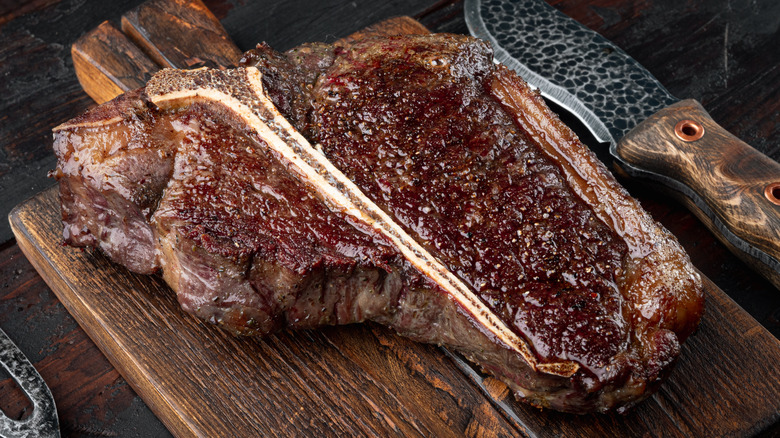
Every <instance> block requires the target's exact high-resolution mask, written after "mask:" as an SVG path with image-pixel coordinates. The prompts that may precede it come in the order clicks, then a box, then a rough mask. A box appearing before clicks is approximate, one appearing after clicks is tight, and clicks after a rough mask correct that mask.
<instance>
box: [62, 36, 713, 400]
mask: <svg viewBox="0 0 780 438" xmlns="http://www.w3.org/2000/svg"><path fill="white" fill-rule="evenodd" d="M242 62H243V65H244V67H243V68H238V69H235V70H228V71H214V70H207V69H201V70H196V71H176V70H164V71H162V72H161V73H158V74H157V75H156V76H155V77H154V78H153V79H152V80H151V81H150V83H149V84H147V86H146V87H145V89H142V90H138V91H136V92H133V93H128V94H127V95H125V96H123V97H120V98H118V99H116V100H114V101H112V102H109V103H107V104H104V105H103V106H101V107H98V108H97V109H95V110H93V111H91V112H89V113H87V114H85V115H84V116H81V117H79V118H76V119H74V120H72V121H70V122H68V123H66V124H64V125H61V126H60V127H58V128H57V129H56V130H55V137H56V140H55V151H56V153H57V155H58V157H59V162H58V175H59V179H60V187H61V198H62V203H63V222H64V223H65V238H66V241H68V242H69V243H71V244H74V245H90V246H99V247H101V248H102V249H103V250H104V252H106V254H108V255H109V256H110V257H111V258H112V259H113V260H115V261H117V262H119V263H122V264H125V265H126V266H128V267H129V268H130V269H132V270H134V271H137V272H142V273H150V272H154V271H158V270H161V271H162V274H163V276H164V278H165V279H166V281H167V282H168V284H170V285H171V287H172V288H173V289H174V290H175V291H176V292H177V295H178V297H179V301H180V302H181V303H182V306H183V308H184V309H185V310H187V311H188V312H191V313H194V314H195V315H197V316H199V317H201V318H204V319H206V320H209V321H212V322H214V323H217V324H221V325H222V326H223V327H225V328H227V329H229V330H232V331H234V332H237V333H242V334H264V333H269V332H271V331H274V330H278V329H280V328H284V327H293V328H299V327H300V328H304V327H305V328H309V327H316V326H318V325H322V324H346V323H351V322H360V321H365V320H373V321H377V322H379V323H382V324H385V325H388V326H390V327H392V328H393V329H395V330H396V331H398V332H399V333H401V334H403V335H405V336H409V337H412V338H414V339H417V340H420V341H423V342H430V343H438V344H444V345H447V346H448V347H451V348H454V349H456V350H458V351H460V352H462V353H463V354H464V355H465V356H467V357H468V358H469V359H470V360H472V361H474V362H476V363H478V364H479V365H480V366H481V367H482V368H483V369H484V370H486V371H487V372H489V373H491V374H493V375H495V376H496V377H498V378H500V379H502V380H503V381H505V382H506V383H507V384H508V385H509V386H510V387H511V388H512V389H513V390H514V391H515V393H516V394H517V395H518V396H519V397H521V398H523V399H524V400H526V401H528V402H530V403H533V404H535V405H538V406H544V407H552V408H555V409H559V410H564V411H570V412H590V411H602V412H603V411H609V410H613V409H618V410H623V409H626V408H627V407H630V406H632V405H633V404H635V403H637V402H638V401H639V400H641V399H643V398H644V397H646V396H647V395H649V394H650V393H652V391H653V390H654V389H655V387H657V385H658V384H659V383H660V381H661V380H662V379H663V377H665V375H666V374H668V372H669V371H670V369H671V364H672V363H673V362H674V359H675V358H676V357H677V355H678V354H679V343H680V342H681V341H682V340H684V339H685V337H687V336H688V335H689V334H690V333H691V332H692V331H693V330H694V329H695V327H696V325H697V323H698V319H699V317H700V315H701V311H702V295H701V285H700V281H699V278H698V276H697V275H696V273H695V272H694V270H693V269H692V267H691V266H690V263H689V261H688V258H687V255H685V253H684V252H683V251H682V249H681V248H680V246H679V244H677V242H676V241H675V240H674V238H673V237H672V236H671V235H669V233H668V232H666V231H665V230H663V229H662V228H661V227H660V226H659V225H658V224H656V223H655V222H654V221H653V220H652V219H651V218H650V217H649V215H648V214H647V213H646V212H644V211H643V210H642V209H641V207H640V206H639V205H638V203H637V202H636V201H635V200H633V199H631V198H630V197H629V196H628V195H627V194H626V192H625V191H624V190H623V189H622V188H621V187H620V186H619V185H618V184H617V183H616V182H615V181H614V179H613V178H612V177H611V175H610V174H609V172H607V171H606V169H604V167H603V166H602V165H601V164H600V163H599V162H598V161H597V160H596V159H595V158H594V156H593V155H592V154H591V153H590V152H589V151H588V150H587V148H585V147H584V146H582V144H580V143H579V141H578V140H577V138H576V137H575V136H574V134H573V133H572V132H571V131H570V130H569V129H568V128H566V127H565V126H564V125H562V124H561V122H560V121H559V120H558V119H557V117H556V116H555V115H554V114H553V113H551V112H550V111H549V109H547V108H546V106H544V103H543V101H542V100H541V98H540V97H539V96H538V95H537V94H535V93H534V92H532V91H531V90H530V89H529V88H528V87H527V85H526V84H525V83H524V82H523V81H522V80H521V79H520V78H518V77H517V76H516V75H514V74H513V73H512V72H510V71H508V70H506V69H504V68H502V67H496V66H494V65H493V63H492V53H491V52H490V49H489V47H488V46H487V45H486V44H485V43H482V42H480V41H478V40H475V39H472V38H469V37H458V36H452V35H426V36H406V37H397V38H382V39H369V40H365V41H361V42H357V43H354V44H352V45H350V46H346V47H333V46H327V45H319V44H312V45H306V46H302V47H299V48H297V49H294V50H293V51H291V52H288V53H286V54H279V53H276V52H274V51H273V50H271V49H270V48H268V47H267V46H258V48H257V49H256V50H254V51H251V52H249V53H247V54H246V55H245V57H244V59H243V61H242ZM302 134H303V135H302ZM315 143H318V144H316V145H314V144H315Z"/></svg>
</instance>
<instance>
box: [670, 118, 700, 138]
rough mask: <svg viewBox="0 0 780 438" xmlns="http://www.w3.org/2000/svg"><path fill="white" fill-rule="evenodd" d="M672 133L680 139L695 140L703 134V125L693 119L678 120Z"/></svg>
mask: <svg viewBox="0 0 780 438" xmlns="http://www.w3.org/2000/svg"><path fill="white" fill-rule="evenodd" d="M674 133H675V134H676V135H677V137H678V138H679V139H680V140H682V141H696V140H698V139H700V138H701V137H702V136H703V135H704V126H702V125H701V123H699V122H696V121H693V120H680V121H679V122H678V123H677V125H676V126H675V127H674Z"/></svg>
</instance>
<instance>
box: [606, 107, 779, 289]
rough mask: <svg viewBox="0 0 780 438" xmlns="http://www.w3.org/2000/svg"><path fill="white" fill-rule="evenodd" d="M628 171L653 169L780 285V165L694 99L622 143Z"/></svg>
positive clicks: (663, 112)
mask: <svg viewBox="0 0 780 438" xmlns="http://www.w3.org/2000/svg"><path fill="white" fill-rule="evenodd" d="M617 155H618V156H619V157H620V158H621V159H622V160H623V161H625V162H626V163H627V164H628V165H629V166H630V167H633V168H634V169H630V168H629V166H626V167H624V168H623V169H622V170H624V171H626V173H628V174H636V173H637V170H638V171H639V173H642V171H649V172H651V174H650V175H647V174H644V176H649V177H650V178H652V179H654V180H656V181H657V182H660V183H661V184H663V185H665V186H666V187H668V188H671V189H673V190H671V191H670V193H672V194H673V195H675V196H676V197H678V198H679V199H680V200H681V201H682V202H683V203H685V204H686V205H687V206H688V207H689V208H690V209H691V211H693V212H694V214H696V216H698V217H699V219H700V220H701V221H702V222H704V223H705V224H706V225H707V227H708V228H709V229H710V230H711V231H712V232H713V233H715V235H716V236H717V237H718V239H720V241H721V242H723V243H724V244H725V245H726V246H727V247H729V249H731V250H732V251H733V252H734V253H735V254H737V255H738V256H739V257H740V258H741V259H742V260H743V261H745V262H746V263H748V264H749V265H751V266H752V267H753V268H754V269H755V270H757V271H758V272H760V273H761V274H762V275H764V276H765V277H766V278H767V279H769V280H770V281H771V282H772V283H773V284H774V285H775V286H776V287H777V288H780V164H778V163H777V162H776V161H774V160H772V159H771V158H769V157H767V156H766V155H764V154H762V153H761V152H759V151H757V150H755V149H753V148H752V147H750V146H749V145H748V144H746V143H745V142H743V141H741V140H740V139H738V138H737V137H735V136H733V135H732V134H731V133H729V132H728V131H726V130H725V129H723V128H722V127H721V126H720V125H718V124H717V123H715V121H714V120H712V118H711V117H710V115H709V114H708V113H707V111H705V110H704V108H702V106H701V105H700V104H699V103H698V102H697V101H695V100H684V101H682V102H678V103H676V104H674V105H671V106H669V107H667V108H664V109H663V110H661V111H659V112H658V113H656V114H655V115H653V116H652V117H650V118H648V119H647V120H645V121H644V122H642V123H641V124H639V125H638V126H637V127H636V128H634V129H633V130H632V131H631V132H629V133H628V134H627V135H626V136H625V137H624V138H623V139H622V140H621V141H620V142H618V145H617ZM618 166H620V164H618Z"/></svg>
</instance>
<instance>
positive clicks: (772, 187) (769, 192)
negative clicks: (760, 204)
mask: <svg viewBox="0 0 780 438" xmlns="http://www.w3.org/2000/svg"><path fill="white" fill-rule="evenodd" d="M764 196H766V199H768V200H769V202H771V203H772V204H775V205H780V182H776V183H772V184H769V185H768V186H766V188H765V189H764Z"/></svg>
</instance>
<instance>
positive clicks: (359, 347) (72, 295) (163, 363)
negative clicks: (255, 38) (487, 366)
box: [12, 2, 780, 436]
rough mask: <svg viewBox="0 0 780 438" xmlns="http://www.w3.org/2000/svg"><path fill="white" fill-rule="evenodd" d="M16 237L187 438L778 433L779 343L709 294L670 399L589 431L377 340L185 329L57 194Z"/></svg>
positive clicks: (24, 219) (24, 213)
mask: <svg viewBox="0 0 780 438" xmlns="http://www.w3.org/2000/svg"><path fill="white" fill-rule="evenodd" d="M158 3H159V2H158ZM404 20H406V19H404ZM418 30H419V28H418ZM417 33H419V32H417ZM183 59H191V57H185V58H183ZM172 65H176V64H172ZM178 66H180V67H187V65H186V64H185V65H178ZM12 222H13V224H14V229H15V233H16V234H17V239H18V242H19V245H20V247H21V248H22V249H23V250H24V252H25V254H27V255H28V257H29V258H30V260H31V261H32V262H33V264H34V265H35V266H36V268H37V269H38V270H39V271H40V272H41V273H42V275H43V276H44V278H45V279H46V281H47V282H48V283H49V284H50V285H51V287H52V289H53V290H54V291H55V292H56V293H57V294H58V297H59V298H60V300H61V301H62V302H63V304H65V305H66V307H68V309H69V311H71V312H72V313H73V314H74V316H75V317H76V319H77V320H78V321H79V323H80V324H81V325H82V326H83V327H84V328H85V329H86V330H87V331H88V332H89V334H90V336H91V337H92V338H93V339H94V340H95V341H96V343H97V344H98V346H99V347H100V348H101V350H102V351H104V352H105V353H106V355H107V356H108V358H109V359H110V360H111V362H112V363H113V364H114V365H115V366H116V367H117V369H118V370H119V371H120V372H121V373H122V374H123V375H124V376H125V377H126V378H127V379H128V380H129V381H130V383H131V384H132V385H133V387H134V388H135V389H136V390H137V391H138V392H139V394H141V395H142V396H143V398H144V400H145V401H146V402H147V404H149V405H150V406H151V407H152V409H153V410H154V411H155V413H157V414H158V416H160V418H161V419H162V420H163V421H164V422H165V424H166V425H167V426H168V428H169V429H170V430H171V431H172V432H174V433H175V434H176V435H180V436H189V435H191V434H201V433H203V434H214V433H215V432H220V431H221V432H223V433H224V430H225V429H221V428H222V427H224V426H225V425H229V426H230V427H234V425H236V424H237V425H239V427H240V428H239V429H236V430H237V431H240V432H247V434H250V435H251V434H258V433H265V434H269V433H273V434H278V433H282V434H301V433H306V434H310V435H320V434H322V435H337V434H342V435H343V434H355V433H358V434H374V435H387V434H390V433H393V434H399V433H401V434H405V435H438V436H448V435H461V434H465V435H468V436H495V435H502V434H503V435H516V434H530V435H539V436H558V435H560V434H566V435H571V436H593V435H628V434H630V435H643V434H651V435H664V436H691V435H697V434H698V435H703V434H708V435H723V434H735V435H742V434H752V433H756V432H761V431H767V430H768V428H769V429H771V428H772V427H773V425H774V427H776V425H777V424H778V415H780V414H779V412H780V407H778V406H777V403H776V401H775V399H776V397H773V395H774V394H776V393H778V391H780V384H778V382H777V379H772V378H771V376H773V375H774V376H778V375H780V370H779V369H778V365H777V364H778V363H780V361H778V359H779V358H780V353H778V351H780V348H779V347H778V343H777V341H776V340H775V339H774V338H773V337H772V336H771V334H769V333H767V332H766V330H765V329H763V328H762V327H761V326H760V325H759V324H757V323H756V322H755V320H753V319H752V318H751V317H750V316H748V315H747V314H745V312H744V311H743V310H741V309H740V308H739V307H738V306H736V305H735V304H734V303H733V301H731V300H730V299H729V298H728V297H726V296H725V295H724V294H723V293H722V292H721V291H719V290H718V289H717V288H716V287H715V286H714V285H712V284H711V283H709V282H707V283H706V285H707V292H708V303H707V313H706V315H705V319H704V321H703V323H702V327H701V329H700V331H699V334H697V335H696V336H694V337H693V338H692V339H691V340H690V341H689V342H688V343H687V344H686V346H685V347H684V351H683V356H682V358H681V360H680V363H679V364H678V366H677V369H676V370H675V372H674V374H673V376H672V378H671V380H670V381H669V382H667V383H666V384H665V385H664V386H663V387H662V389H661V391H660V392H659V393H658V394H657V395H655V396H654V397H653V398H652V399H650V400H648V401H647V402H645V403H643V404H642V405H641V406H639V407H638V408H637V409H635V410H634V411H632V412H631V413H630V414H629V415H628V416H617V415H611V416H585V417H580V416H573V415H568V414H560V413H555V412H548V411H539V410H537V409H535V408H531V407H528V406H525V405H523V404H520V403H518V402H516V401H515V400H514V399H513V398H512V397H511V396H510V395H509V394H508V391H507V390H506V387H505V386H504V385H503V384H501V383H500V382H498V381H496V380H494V379H490V378H487V379H485V378H484V376H481V375H479V374H478V373H476V372H475V371H473V369H472V368H471V367H470V366H468V365H464V364H462V362H460V359H459V358H457V357H453V360H450V359H449V358H448V357H447V356H446V354H445V353H443V352H442V351H441V350H439V349H437V348H435V347H431V346H427V345H421V344H416V343H413V342H410V341H408V340H405V339H403V338H400V337H398V336H395V335H393V334H391V333H389V332H388V331H387V330H385V329H383V328H381V327H378V326H375V325H366V326H348V327H338V328H327V329H324V330H322V331H316V332H294V333H290V332H285V333H282V334H279V335H276V336H271V337H268V338H265V339H236V338H233V337H230V336H227V335H226V334H224V333H222V332H220V331H219V330H218V329H215V328H213V327H210V326H206V325H204V324H202V323H200V322H198V321H196V320H194V319H192V318H191V317H189V316H188V315H186V314H184V313H183V312H182V311H181V310H180V309H179V307H178V305H177V303H176V302H175V297H174V296H173V293H172V292H171V291H170V290H169V289H168V288H167V287H166V286H165V285H164V284H163V283H162V282H161V281H160V280H159V279H157V278H156V277H144V276H138V275H135V274H132V273H129V272H128V271H126V270H124V269H123V268H121V267H118V266H116V265H114V264H112V263H110V262H109V261H107V260H106V259H105V258H104V257H102V256H101V255H99V254H97V253H93V252H89V251H87V252H83V251H80V250H77V249H72V248H63V247H62V246H61V245H60V243H61V237H60V232H61V229H60V223H59V217H58V210H57V200H56V193H55V192H54V191H52V190H50V191H47V192H44V193H42V194H41V195H38V196H37V197H35V198H34V199H32V200H30V201H28V202H27V203H25V204H23V205H21V206H20V207H19V208H18V209H17V210H15V211H14V213H13V214H12ZM107 291H111V293H107ZM117 315H121V317H119V318H118V317H117ZM724 321H725V322H724ZM458 366H463V369H462V371H465V373H462V372H461V371H459V370H458V368H457V367H458ZM702 370H706V371H705V372H703V371H702ZM767 376H769V379H767ZM269 431H270V432H269ZM239 434H240V433H239Z"/></svg>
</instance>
